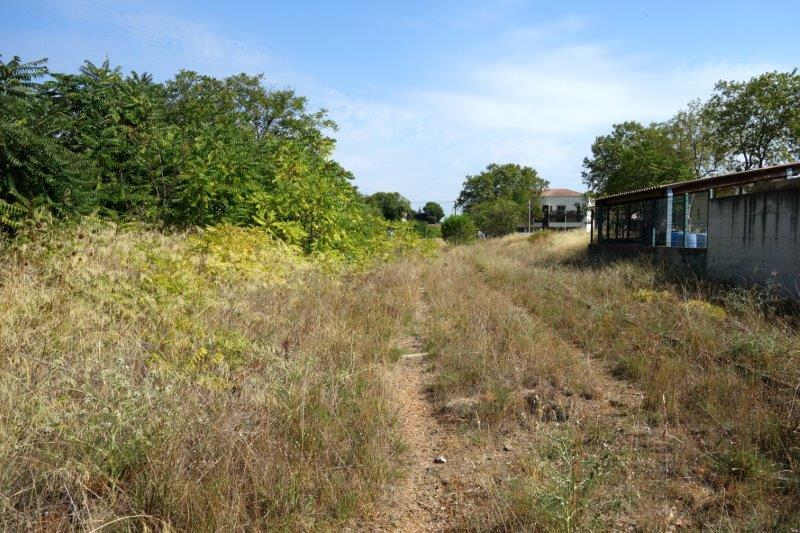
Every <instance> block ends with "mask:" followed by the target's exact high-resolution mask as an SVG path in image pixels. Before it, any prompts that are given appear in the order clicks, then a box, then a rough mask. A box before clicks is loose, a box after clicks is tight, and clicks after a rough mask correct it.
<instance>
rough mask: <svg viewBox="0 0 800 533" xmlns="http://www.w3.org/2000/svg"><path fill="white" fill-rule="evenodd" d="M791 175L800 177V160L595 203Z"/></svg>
mask: <svg viewBox="0 0 800 533" xmlns="http://www.w3.org/2000/svg"><path fill="white" fill-rule="evenodd" d="M791 177H800V161H795V162H794V163H786V164H784V165H775V166H771V167H764V168H757V169H753V170H746V171H744V172H732V173H730V174H722V175H719V176H710V177H708V178H700V179H696V180H689V181H679V182H676V183H668V184H666V185H654V186H651V187H643V188H641V189H635V190H632V191H626V192H622V193H618V194H610V195H608V196H601V197H600V198H597V200H596V201H595V204H596V205H597V206H598V207H599V206H609V205H615V204H622V203H626V202H632V201H636V200H647V199H651V198H663V197H664V196H665V195H666V193H667V189H672V192H673V194H683V193H691V192H698V191H706V190H709V189H714V188H717V187H731V186H736V185H744V184H746V183H754V182H759V181H768V180H773V179H780V178H791Z"/></svg>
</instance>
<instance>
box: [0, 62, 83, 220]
mask: <svg viewBox="0 0 800 533" xmlns="http://www.w3.org/2000/svg"><path fill="white" fill-rule="evenodd" d="M0 57H1V56H0ZM45 61H46V60H44V59H40V60H37V61H32V62H23V61H22V59H20V58H19V57H17V56H14V57H13V58H12V59H11V60H10V61H8V62H7V63H6V62H3V61H2V59H0V229H2V228H6V229H14V228H18V227H20V226H22V224H23V222H22V219H23V217H24V216H25V215H26V214H27V213H30V212H31V211H32V210H34V209H36V208H44V209H54V210H56V211H58V212H59V213H61V214H69V213H72V212H75V211H80V210H81V208H82V207H83V206H84V205H85V203H86V199H87V192H86V189H87V188H88V187H87V185H86V184H85V183H84V182H82V181H81V175H82V174H83V175H85V174H90V173H91V169H90V168H88V165H85V164H82V163H83V162H82V161H81V160H80V158H78V157H76V156H75V154H73V153H71V152H69V151H68V150H66V149H64V148H63V147H62V146H61V144H60V143H59V142H58V140H57V137H58V136H59V135H60V133H61V132H60V130H59V128H58V124H59V121H60V118H61V117H60V115H59V114H58V110H55V109H53V106H52V105H51V102H50V100H48V99H47V98H45V97H43V95H42V94H41V92H40V87H39V84H38V83H37V82H36V80H37V79H38V78H41V77H43V76H45V75H46V74H47V73H48V70H47V67H46V66H45Z"/></svg>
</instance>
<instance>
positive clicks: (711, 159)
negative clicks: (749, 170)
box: [664, 100, 722, 178]
mask: <svg viewBox="0 0 800 533" xmlns="http://www.w3.org/2000/svg"><path fill="white" fill-rule="evenodd" d="M704 109H705V108H704V104H703V103H702V102H701V101H700V100H693V101H692V102H689V105H688V106H687V107H686V109H683V110H681V111H679V112H678V113H677V114H676V115H675V116H674V117H672V118H671V119H670V120H669V121H668V122H667V123H666V124H665V125H664V131H665V133H666V135H667V136H668V137H669V139H670V140H671V141H672V143H673V145H674V147H675V149H676V150H677V151H678V153H679V154H680V155H681V157H683V159H684V160H685V161H687V163H688V164H690V166H691V167H692V170H693V171H694V177H695V178H703V177H706V176H708V175H709V174H712V173H713V172H715V171H716V170H717V169H719V168H720V167H721V165H722V161H720V158H719V155H718V153H717V147H716V142H715V138H714V135H713V134H712V132H711V125H710V124H709V120H708V117H707V115H706V113H705V112H704Z"/></svg>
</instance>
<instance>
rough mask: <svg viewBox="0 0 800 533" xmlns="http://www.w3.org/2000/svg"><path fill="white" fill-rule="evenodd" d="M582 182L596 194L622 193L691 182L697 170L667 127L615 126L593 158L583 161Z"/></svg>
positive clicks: (598, 140) (599, 139) (596, 145)
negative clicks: (693, 167) (686, 181)
mask: <svg viewBox="0 0 800 533" xmlns="http://www.w3.org/2000/svg"><path fill="white" fill-rule="evenodd" d="M583 168H584V171H583V181H584V183H585V184H586V185H587V186H588V187H589V189H590V190H592V191H593V192H595V193H597V194H615V193H619V192H624V191H629V190H632V189H638V188H641V187H648V186H652V185H659V184H663V183H671V182H678V181H684V180H688V179H692V178H693V177H694V170H693V169H692V166H691V163H690V162H689V161H687V159H686V155H685V154H683V153H681V152H680V151H679V150H678V149H677V148H676V146H675V144H674V143H673V141H672V139H671V138H670V136H669V134H668V130H667V128H666V127H665V126H664V125H660V124H653V125H650V126H643V125H642V124H640V123H638V122H624V123H622V124H615V125H614V129H613V131H612V132H611V133H610V134H609V135H602V136H600V137H597V138H596V139H595V141H594V143H593V144H592V157H591V158H585V159H584V160H583Z"/></svg>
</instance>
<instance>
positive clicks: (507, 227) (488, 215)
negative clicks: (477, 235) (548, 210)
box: [470, 198, 524, 237]
mask: <svg viewBox="0 0 800 533" xmlns="http://www.w3.org/2000/svg"><path fill="white" fill-rule="evenodd" d="M470 215H471V216H472V218H474V219H475V223H476V224H477V226H478V229H480V230H481V231H482V232H484V233H485V234H486V235H488V236H490V237H500V236H502V235H508V234H509V233H513V232H514V231H515V230H516V229H517V224H518V223H519V222H521V221H522V220H523V219H524V208H523V207H522V206H521V205H520V204H518V203H516V202H514V201H513V200H509V199H506V198H500V199H498V200H494V201H490V202H483V203H480V204H478V205H476V206H474V207H473V208H472V209H471V210H470Z"/></svg>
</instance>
